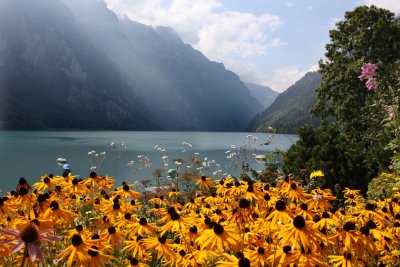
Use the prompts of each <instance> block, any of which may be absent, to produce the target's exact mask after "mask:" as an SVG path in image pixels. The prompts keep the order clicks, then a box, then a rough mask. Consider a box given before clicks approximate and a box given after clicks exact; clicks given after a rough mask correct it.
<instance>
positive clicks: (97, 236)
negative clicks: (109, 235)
mask: <svg viewBox="0 0 400 267" xmlns="http://www.w3.org/2000/svg"><path fill="white" fill-rule="evenodd" d="M91 239H92V240H97V239H100V236H99V235H98V234H94V235H92V238H91Z"/></svg>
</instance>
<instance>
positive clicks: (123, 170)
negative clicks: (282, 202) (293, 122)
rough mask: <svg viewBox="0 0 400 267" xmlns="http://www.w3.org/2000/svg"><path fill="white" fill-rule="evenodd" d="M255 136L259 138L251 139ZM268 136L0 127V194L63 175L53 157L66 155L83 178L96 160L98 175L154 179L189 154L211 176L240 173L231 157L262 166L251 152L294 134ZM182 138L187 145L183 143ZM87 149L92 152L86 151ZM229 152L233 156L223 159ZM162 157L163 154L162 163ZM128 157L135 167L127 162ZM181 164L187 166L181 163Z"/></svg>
mask: <svg viewBox="0 0 400 267" xmlns="http://www.w3.org/2000/svg"><path fill="white" fill-rule="evenodd" d="M249 135H251V136H250V137H249ZM253 137H256V138H257V139H256V140H255V141H254V138H253ZM249 140H253V141H249ZM267 140H268V134H265V133H264V134H263V133H244V132H240V133H237V132H235V133H226V132H138V131H0V168H1V176H0V190H1V191H2V192H1V193H0V194H1V195H4V194H5V192H6V191H8V190H12V189H14V188H15V186H16V184H17V183H18V180H19V178H20V177H25V178H26V179H27V180H28V182H29V183H30V184H33V183H35V182H37V181H39V179H40V176H42V175H44V174H50V173H52V174H54V175H61V174H62V172H63V169H62V166H60V165H58V164H57V158H65V159H66V160H67V163H68V164H70V165H71V169H72V173H73V174H77V175H80V177H81V178H86V177H87V176H88V175H89V173H90V171H91V167H94V166H95V165H97V172H98V174H100V175H110V176H112V177H113V178H115V179H116V180H117V184H120V182H122V181H128V182H134V181H140V180H146V179H152V175H151V173H152V171H153V170H154V169H155V168H163V167H164V168H165V169H169V168H174V167H175V163H174V160H173V159H175V158H182V159H185V160H189V159H190V158H191V157H193V156H196V157H197V158H198V159H200V160H203V161H205V162H209V166H207V167H206V168H205V169H204V170H203V171H204V173H205V174H206V175H213V173H215V172H216V171H217V170H218V168H219V169H221V171H219V172H217V173H216V174H215V178H220V177H221V176H222V175H224V174H225V175H226V174H230V175H239V173H240V170H241V164H237V166H235V164H234V162H233V159H234V158H237V154H240V156H241V158H243V155H245V154H247V155H248V158H249V160H248V162H249V164H250V166H251V167H252V168H255V169H258V170H260V169H262V168H263V164H260V163H258V162H256V161H255V160H254V155H255V154H257V155H258V154H264V153H266V152H268V151H272V150H274V149H276V148H278V149H282V150H286V149H288V148H289V147H290V145H291V144H293V143H294V142H295V141H296V140H297V136H296V135H280V134H277V135H274V137H273V138H272V142H271V143H270V144H269V145H264V143H265V142H266V141H267ZM184 142H185V143H189V144H191V147H190V146H189V145H187V144H186V145H183V143H184ZM112 143H113V144H114V146H112ZM122 143H123V144H124V146H123V145H122ZM156 146H157V147H156ZM185 147H186V151H184V150H185V149H184V148H185ZM240 148H242V149H240ZM243 148H245V149H246V151H244V150H243ZM91 151H95V152H94V153H92V155H89V152H91ZM103 151H104V152H106V154H105V158H104V160H103V161H102V163H101V165H100V166H98V165H99V164H98V160H91V159H99V158H100V157H102V156H101V152H103ZM227 151H230V152H227ZM232 153H236V155H233V156H232V157H231V158H232V159H227V157H229V155H232ZM96 154H99V156H97V157H96ZM251 155H253V156H251ZM162 156H167V157H164V162H162ZM146 157H147V158H148V159H149V160H148V161H147V163H151V167H150V168H145V169H144V170H138V168H139V169H141V168H142V167H143V164H142V163H140V160H143V159H146ZM146 160H147V159H146ZM131 161H134V163H133V166H128V163H129V162H131ZM239 161H240V160H239ZM163 164H168V166H167V165H163ZM216 164H219V167H218V166H217V165H216ZM131 165H132V164H131ZM181 168H182V169H184V168H186V166H185V163H184V164H182V167H181Z"/></svg>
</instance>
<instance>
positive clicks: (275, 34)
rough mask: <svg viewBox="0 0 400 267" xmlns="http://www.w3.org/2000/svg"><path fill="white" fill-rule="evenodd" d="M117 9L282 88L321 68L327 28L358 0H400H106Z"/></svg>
mask: <svg viewBox="0 0 400 267" xmlns="http://www.w3.org/2000/svg"><path fill="white" fill-rule="evenodd" d="M105 2H106V3H107V6H108V7H109V8H110V9H112V10H113V11H114V12H116V13H117V14H118V16H120V17H123V16H128V17H129V18H130V19H132V20H134V21H138V22H141V23H143V24H146V25H152V26H170V27H172V28H173V29H174V30H175V31H176V32H177V33H178V34H179V36H180V37H181V38H182V39H183V41H184V42H185V43H188V44H190V45H192V46H193V47H194V48H195V49H197V50H199V51H201V52H202V53H203V54H204V55H205V56H206V57H208V58H209V59H210V60H213V61H217V62H222V63H224V65H225V67H226V68H227V69H229V70H232V71H233V72H235V73H236V74H238V75H239V77H240V78H241V80H242V81H244V82H253V83H256V84H260V85H264V86H268V87H271V88H272V89H274V90H275V91H278V92H282V91H284V90H286V89H287V88H288V87H289V86H291V85H292V84H293V83H295V82H296V81H297V80H299V79H300V78H301V77H302V76H304V74H305V73H306V72H308V71H313V70H318V61H319V60H320V59H322V58H323V57H324V53H325V44H327V43H328V42H329V30H330V29H333V28H334V27H335V23H336V22H338V21H340V20H342V19H343V18H344V13H345V12H346V11H352V10H354V8H355V7H356V6H359V5H371V4H374V5H376V6H379V7H382V8H386V9H389V10H391V11H392V12H394V13H395V14H397V15H399V14H400V0H105Z"/></svg>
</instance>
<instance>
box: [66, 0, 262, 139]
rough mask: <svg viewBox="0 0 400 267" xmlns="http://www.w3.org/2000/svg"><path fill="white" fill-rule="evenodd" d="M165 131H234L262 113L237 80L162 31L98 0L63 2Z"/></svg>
mask: <svg viewBox="0 0 400 267" xmlns="http://www.w3.org/2000/svg"><path fill="white" fill-rule="evenodd" d="M63 2H64V3H65V4H66V5H67V6H68V7H69V8H70V10H71V11H72V12H73V14H74V17H75V20H76V22H77V23H78V24H79V25H80V26H81V28H82V29H83V30H84V32H85V33H86V35H87V36H88V37H89V38H90V40H91V41H92V43H93V44H95V45H96V47H97V48H98V49H99V50H101V51H103V52H104V53H105V54H107V55H108V56H109V58H110V59H111V60H112V61H113V63H114V64H115V65H116V66H117V67H118V68H119V70H120V72H121V73H122V74H124V76H125V77H126V79H127V81H128V82H129V83H130V84H131V85H132V86H133V87H134V88H135V92H136V93H137V94H138V96H139V97H140V98H141V99H143V100H144V102H145V104H146V107H147V109H148V110H149V112H150V114H151V115H152V116H153V117H155V118H156V122H157V124H159V125H161V126H162V128H163V129H166V130H209V131H240V130H243V129H244V128H245V127H246V126H247V123H248V121H249V120H250V119H251V118H252V117H253V116H254V115H256V114H257V113H258V112H260V111H262V110H263V108H262V106H261V105H260V104H259V103H258V102H257V100H255V99H254V98H253V97H252V96H251V95H250V92H249V91H248V89H247V88H246V87H245V85H244V84H243V83H242V82H241V81H240V79H239V77H238V76H237V75H236V74H234V73H233V72H231V71H228V70H226V69H225V67H224V65H223V64H221V63H216V62H212V61H210V60H208V59H207V58H206V57H205V56H204V55H202V54H201V53H200V52H199V51H197V50H195V49H193V48H192V47H191V46H190V45H188V44H184V43H183V42H182V40H181V39H180V38H179V36H178V35H177V34H176V33H175V31H174V30H173V29H171V28H168V27H155V28H153V27H150V26H146V25H143V24H141V23H138V22H134V21H132V20H129V19H128V18H121V19H118V17H117V16H116V15H115V14H114V13H113V12H111V11H110V10H108V9H107V8H106V6H105V4H104V2H102V1H94V0H85V1H81V0H63Z"/></svg>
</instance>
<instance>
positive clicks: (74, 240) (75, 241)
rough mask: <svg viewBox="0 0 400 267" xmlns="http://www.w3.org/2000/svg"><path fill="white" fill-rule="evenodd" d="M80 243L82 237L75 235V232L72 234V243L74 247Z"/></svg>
mask: <svg viewBox="0 0 400 267" xmlns="http://www.w3.org/2000/svg"><path fill="white" fill-rule="evenodd" d="M82 243H83V240H82V237H80V236H79V235H77V234H74V235H73V236H72V245H73V246H74V247H77V246H79V245H80V244H82Z"/></svg>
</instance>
